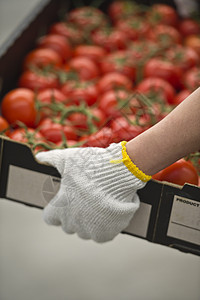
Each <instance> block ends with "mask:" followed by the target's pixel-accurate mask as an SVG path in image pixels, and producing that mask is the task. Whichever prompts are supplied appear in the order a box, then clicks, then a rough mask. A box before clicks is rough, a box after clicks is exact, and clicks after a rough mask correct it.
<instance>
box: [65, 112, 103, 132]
mask: <svg viewBox="0 0 200 300" xmlns="http://www.w3.org/2000/svg"><path fill="white" fill-rule="evenodd" d="M88 113H90V114H91V116H93V118H91V119H90V126H92V127H93V128H89V126H88V125H89V124H88V118H87V116H86V114H84V113H81V112H74V113H71V114H70V115H69V116H68V117H67V119H68V120H69V121H70V123H71V124H72V125H73V126H74V127H75V128H77V129H81V130H89V131H90V130H91V129H94V130H95V129H96V128H95V126H96V127H97V128H100V127H102V126H103V125H104V124H105V121H106V117H105V114H104V113H103V111H101V110H100V109H99V108H97V107H95V108H91V109H90V110H88ZM93 125H94V126H93Z"/></svg>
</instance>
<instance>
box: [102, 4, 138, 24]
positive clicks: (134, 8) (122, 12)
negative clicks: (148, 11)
mask: <svg viewBox="0 0 200 300" xmlns="http://www.w3.org/2000/svg"><path fill="white" fill-rule="evenodd" d="M141 12H142V7H141V6H140V5H139V4H137V3H136V2H134V1H130V0H125V1H120V0H116V1H113V2H112V3H111V4H110V5H109V7H108V14H109V17H110V18H111V20H112V21H113V22H114V23H116V21H118V20H120V19H127V18H128V17H133V16H135V15H138V14H140V13H141Z"/></svg>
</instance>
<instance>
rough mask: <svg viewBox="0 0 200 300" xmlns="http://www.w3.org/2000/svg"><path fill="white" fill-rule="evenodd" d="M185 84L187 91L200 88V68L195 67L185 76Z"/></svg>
mask: <svg viewBox="0 0 200 300" xmlns="http://www.w3.org/2000/svg"><path fill="white" fill-rule="evenodd" d="M183 83H184V86H185V88H186V89H189V90H190V91H194V90H196V89H197V88H198V87H199V86H200V68H197V67H194V68H192V69H190V70H189V71H187V72H186V73H185V74H184V76H183Z"/></svg>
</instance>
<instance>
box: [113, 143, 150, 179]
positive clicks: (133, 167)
mask: <svg viewBox="0 0 200 300" xmlns="http://www.w3.org/2000/svg"><path fill="white" fill-rule="evenodd" d="M126 143H127V142H126V141H123V142H121V145H122V159H117V160H111V161H110V163H114V164H118V163H121V162H123V164H124V165H125V166H126V167H127V169H128V170H129V171H130V172H131V173H132V174H133V175H135V176H136V177H137V178H138V179H140V180H142V181H143V182H147V181H149V180H150V179H151V176H149V175H146V174H145V173H143V172H142V171H141V170H140V169H139V168H138V167H137V166H136V165H135V164H134V163H133V162H132V160H131V159H130V157H129V155H128V153H127V152H126Z"/></svg>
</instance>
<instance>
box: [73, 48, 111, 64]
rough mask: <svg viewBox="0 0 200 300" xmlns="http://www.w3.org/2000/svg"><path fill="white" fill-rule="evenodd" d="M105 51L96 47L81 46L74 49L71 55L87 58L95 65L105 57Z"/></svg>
mask: <svg viewBox="0 0 200 300" xmlns="http://www.w3.org/2000/svg"><path fill="white" fill-rule="evenodd" d="M106 53H107V51H106V50H105V49H104V48H103V47H101V46H98V45H87V44H82V45H78V46H77V47H75V48H74V51H73V55H74V57H77V56H81V57H83V56H84V57H87V58H89V59H91V60H93V61H94V62H95V63H96V64H97V65H98V63H99V60H100V59H102V58H103V57H104V56H105V55H106Z"/></svg>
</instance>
